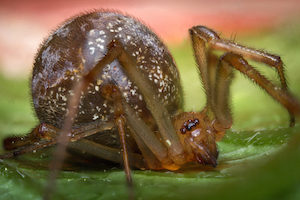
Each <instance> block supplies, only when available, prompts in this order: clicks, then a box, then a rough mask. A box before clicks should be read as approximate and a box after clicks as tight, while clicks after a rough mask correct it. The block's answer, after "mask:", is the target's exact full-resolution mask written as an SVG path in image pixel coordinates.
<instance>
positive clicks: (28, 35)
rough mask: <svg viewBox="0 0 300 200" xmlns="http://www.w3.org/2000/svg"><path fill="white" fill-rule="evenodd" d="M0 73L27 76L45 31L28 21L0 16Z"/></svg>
mask: <svg viewBox="0 0 300 200" xmlns="http://www.w3.org/2000/svg"><path fill="white" fill-rule="evenodd" d="M0 27H5V28H1V30H0V73H2V74H4V75H6V76H13V77H19V76H26V77H27V76H28V75H29V74H30V72H31V68H32V65H33V62H34V56H35V54H36V52H37V49H38V47H39V45H40V43H41V41H43V37H45V34H46V35H47V31H46V30H44V29H42V28H41V27H40V26H39V25H37V24H34V23H31V22H30V21H28V20H22V19H19V18H15V17H13V16H12V17H10V18H4V17H1V16H0Z"/></svg>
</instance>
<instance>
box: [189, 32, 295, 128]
mask: <svg viewBox="0 0 300 200" xmlns="http://www.w3.org/2000/svg"><path fill="white" fill-rule="evenodd" d="M190 35H191V38H192V40H193V47H194V51H195V56H196V60H197V63H198V66H199V69H200V72H201V74H203V75H201V78H202V79H203V77H204V76H205V74H207V69H205V68H207V62H206V58H205V59H204V61H201V59H202V58H203V57H205V56H206V51H207V50H206V49H207V48H206V45H207V44H208V45H209V48H210V49H216V50H223V51H227V52H233V53H235V54H237V55H241V56H243V57H246V58H250V59H252V60H255V61H257V62H262V63H265V64H267V65H268V66H271V67H274V68H276V69H277V72H278V75H279V78H280V82H281V88H280V92H279V93H280V94H283V93H285V94H286V95H285V96H286V97H287V96H288V97H287V98H290V100H289V102H290V103H292V104H293V105H294V106H292V107H293V108H295V109H296V110H291V106H287V105H286V103H283V102H282V101H279V100H278V98H279V97H277V98H275V97H274V94H273V95H271V96H272V97H273V98H275V99H276V100H277V101H279V102H280V103H281V104H282V105H283V106H284V107H286V109H287V110H288V112H289V114H290V126H293V125H294V123H295V117H294V115H295V114H297V113H298V111H297V110H299V107H298V106H299V103H298V102H297V101H296V100H295V98H294V97H293V96H292V95H291V94H290V93H289V91H288V87H287V83H286V79H285V76H284V69H283V63H282V61H281V59H280V57H279V56H276V55H272V54H269V53H266V52H264V51H260V50H255V49H251V48H248V47H244V46H242V45H239V44H236V43H234V42H231V41H229V40H224V39H221V38H220V37H219V36H218V34H216V33H215V32H214V31H212V30H210V29H208V28H206V27H203V26H196V27H193V28H191V29H190ZM199 49H200V50H199ZM257 72H258V71H257ZM264 79H266V78H265V77H264ZM266 80H267V79H266ZM202 81H203V84H204V85H208V81H207V78H205V77H204V79H203V80H202ZM268 82H270V81H268ZM264 83H266V82H264ZM270 84H272V83H271V82H270ZM272 86H274V85H273V84H272ZM274 87H275V86H274ZM205 89H206V92H207V89H208V90H209V89H210V88H209V87H208V86H205ZM266 91H267V90H266ZM267 92H268V93H269V94H270V90H268V91H267ZM277 96H278V95H277ZM207 98H211V92H210V91H209V96H208V97H207ZM281 99H283V98H281ZM285 102H288V101H285Z"/></svg>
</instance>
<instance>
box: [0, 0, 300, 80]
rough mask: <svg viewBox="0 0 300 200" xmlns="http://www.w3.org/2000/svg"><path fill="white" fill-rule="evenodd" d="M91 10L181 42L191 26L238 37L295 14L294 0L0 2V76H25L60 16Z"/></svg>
mask: <svg viewBox="0 0 300 200" xmlns="http://www.w3.org/2000/svg"><path fill="white" fill-rule="evenodd" d="M95 8H109V9H117V10H121V11H123V12H125V13H129V14H131V15H133V16H135V17H137V18H139V19H141V20H142V21H143V22H145V23H146V24H147V25H149V26H150V27H151V28H152V29H153V30H154V32H156V33H158V35H159V36H160V37H161V38H162V39H163V40H164V41H167V42H170V43H180V42H182V41H183V40H185V39H186V38H187V37H188V29H189V28H190V27H192V26H194V25H200V24H201V25H206V26H209V27H211V28H213V29H214V30H217V31H218V32H222V33H223V35H224V33H225V35H227V36H230V35H235V34H237V33H238V34H239V35H240V34H241V32H243V31H244V32H248V31H251V30H262V29H268V28H271V27H272V26H274V25H275V26H276V25H278V24H280V23H281V21H285V20H288V19H290V18H295V17H294V16H295V15H297V16H299V14H297V13H300V3H299V0H285V1H282V0H243V1H238V0H228V1H222V0H210V1H207V0H200V1H197V0H178V1H171V0H165V1H161V0H152V1H150V0H148V1H138V0H133V1H129V0H123V1H120V0H111V1H107V0H86V1H79V0H64V1H61V0H43V1H40V0H27V1H22V0H19V1H18V0H0V74H4V75H5V76H9V77H28V76H29V75H30V73H31V68H32V65H33V62H34V56H35V54H36V52H37V50H38V48H39V46H40V44H41V42H42V41H43V39H44V38H46V37H47V36H48V35H49V33H50V32H51V30H53V29H54V28H55V27H57V26H58V25H59V24H60V23H61V22H62V21H63V20H65V19H66V18H68V17H70V16H73V15H75V14H78V13H82V12H84V11H87V10H92V9H95ZM191 56H192V55H191Z"/></svg>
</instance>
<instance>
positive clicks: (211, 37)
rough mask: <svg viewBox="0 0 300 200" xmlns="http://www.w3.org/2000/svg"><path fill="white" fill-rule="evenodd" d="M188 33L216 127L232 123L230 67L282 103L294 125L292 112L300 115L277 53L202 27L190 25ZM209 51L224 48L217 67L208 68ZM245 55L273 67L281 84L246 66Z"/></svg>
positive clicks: (299, 108) (291, 124) (226, 126)
mask: <svg viewBox="0 0 300 200" xmlns="http://www.w3.org/2000/svg"><path fill="white" fill-rule="evenodd" d="M190 35H191V38H192V41H193V48H194V52H195V57H196V61H197V64H198V67H199V70H200V73H201V78H202V82H203V85H204V89H205V91H206V95H207V104H208V107H209V108H210V109H211V110H212V112H213V113H214V116H215V118H216V120H217V123H216V125H217V126H219V128H224V129H227V128H229V127H230V126H231V124H232V117H231V113H230V108H229V86H230V83H231V80H232V77H233V76H232V69H236V70H238V71H240V72H241V73H243V74H244V75H246V76H247V77H248V78H250V80H252V81H253V82H255V83H256V84H258V85H259V86H260V87H261V88H262V89H264V90H265V91H266V92H267V93H268V94H269V95H270V96H271V97H272V98H274V99H275V100H276V101H278V102H279V103H280V104H281V105H282V106H284V107H285V108H286V109H287V110H288V112H289V114H290V126H294V124H295V115H300V103H299V102H298V100H297V99H296V98H295V97H294V96H293V95H292V94H291V93H290V92H289V89H288V87H287V84H286V78H285V76H284V72H283V71H284V70H283V63H282V61H281V59H280V57H279V56H276V55H272V54H269V53H266V52H264V51H260V50H255V49H252V48H248V47H244V46H242V45H239V44H236V43H234V42H231V41H229V40H225V39H221V38H220V37H219V36H218V34H216V33H215V32H214V31H212V30H211V29H208V28H206V27H203V26H195V27H193V28H191V29H190ZM212 50H222V51H225V54H224V55H223V56H221V57H220V58H219V61H218V63H219V64H218V69H216V68H215V67H213V68H211V66H212V64H211V61H209V59H208V58H209V57H211V56H212ZM244 58H249V59H252V60H254V61H257V62H262V63H265V64H267V66H271V67H274V68H276V69H277V72H278V75H279V78H280V82H281V87H276V86H275V85H274V84H273V83H272V82H271V81H269V80H268V79H267V78H266V77H265V76H263V75H262V74H260V73H259V71H257V70H256V69H254V68H253V67H252V66H251V65H249V64H248V62H247V61H246V60H245V59H244ZM211 77H213V78H211Z"/></svg>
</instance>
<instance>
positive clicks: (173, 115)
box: [0, 10, 300, 183]
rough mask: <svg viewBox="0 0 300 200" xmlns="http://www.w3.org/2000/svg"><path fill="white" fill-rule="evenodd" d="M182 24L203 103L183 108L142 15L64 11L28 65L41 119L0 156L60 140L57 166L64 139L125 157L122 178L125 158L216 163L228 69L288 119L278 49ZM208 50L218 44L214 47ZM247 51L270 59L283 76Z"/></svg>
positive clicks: (165, 164)
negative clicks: (264, 71)
mask: <svg viewBox="0 0 300 200" xmlns="http://www.w3.org/2000/svg"><path fill="white" fill-rule="evenodd" d="M189 32H190V36H191V39H192V44H193V49H194V53H195V58H196V62H197V67H198V69H199V72H200V73H199V75H200V77H201V80H202V83H203V87H204V89H205V92H206V97H207V98H206V100H207V103H206V107H205V108H204V109H203V110H202V111H201V112H183V109H182V105H183V95H182V89H181V86H180V77H179V73H178V70H177V67H176V65H175V62H174V60H173V58H172V56H171V54H170V53H169V51H168V49H167V47H166V46H165V45H164V44H163V43H162V42H161V40H160V39H159V38H158V37H157V36H156V35H155V34H154V33H153V32H152V31H151V30H150V29H149V28H147V27H146V26H145V25H143V24H142V23H141V22H139V21H138V20H136V19H134V18H132V17H130V16H126V15H123V14H121V13H118V12H110V11H104V10H102V11H95V12H91V13H88V14H84V15H80V16H76V17H74V18H71V19H69V20H67V21H65V22H64V23H63V24H62V25H61V26H60V27H59V28H58V29H57V30H56V31H54V32H53V33H52V34H51V35H50V37H49V38H48V39H47V40H46V41H45V42H44V43H43V45H42V46H41V48H40V50H39V52H38V54H37V56H36V59H35V63H34V67H33V73H32V84H31V92H32V98H33V105H34V109H35V111H36V114H37V117H38V119H39V121H40V124H39V125H38V126H37V127H36V128H35V129H33V131H32V132H31V133H29V134H28V135H26V136H24V137H11V138H7V139H6V140H5V141H4V147H5V149H6V150H9V152H7V153H6V154H5V155H2V156H1V157H0V158H2V159H3V158H12V157H15V156H18V155H20V154H24V153H27V152H31V151H33V150H38V149H42V148H45V147H49V146H52V145H56V144H58V147H57V150H56V153H55V154H54V158H55V159H54V161H53V163H52V165H51V166H52V168H53V169H58V168H59V166H60V165H61V162H62V161H63V157H64V151H65V148H66V146H67V145H68V148H73V149H77V150H80V151H83V152H86V153H89V154H92V155H94V156H98V157H100V158H103V159H107V160H110V161H113V162H117V163H121V162H124V166H125V172H126V175H127V180H128V182H129V183H130V182H131V176H130V168H129V166H132V167H136V168H140V169H152V170H161V169H167V170H178V169H179V168H181V167H183V166H185V164H187V163H190V162H198V163H200V164H201V165H212V166H216V165H217V157H218V150H217V144H216V142H217V141H219V140H220V139H221V138H222V137H223V135H224V133H225V131H226V130H227V129H229V128H230V127H231V125H232V117H231V112H230V107H229V102H230V98H229V86H230V83H231V80H232V74H233V70H234V69H236V70H238V71H240V72H241V73H243V74H244V75H245V76H247V77H248V78H250V79H251V80H252V81H253V82H254V83H256V84H257V85H259V86H260V87H261V88H262V89H264V90H265V91H266V92H267V93H268V94H269V95H270V96H271V97H272V98H273V99H275V100H276V101H278V102H279V103H280V104H281V105H282V106H283V107H285V108H286V109H287V111H288V112H289V115H290V125H291V126H293V125H294V122H295V120H294V118H295V117H294V116H295V115H298V114H299V113H300V104H299V102H298V101H297V100H296V98H295V97H294V96H293V95H292V94H291V93H290V92H289V90H288V87H287V84H286V79H285V76H284V69H283V63H282V61H281V59H280V57H278V56H276V55H272V54H269V53H267V52H264V51H260V50H255V49H252V48H248V47H245V46H241V45H239V44H236V43H234V42H232V41H229V40H226V39H222V38H220V37H219V35H218V34H217V33H215V32H214V31H213V30H211V29H209V28H206V27H204V26H195V27H192V28H191V29H190V30H189ZM214 50H219V51H223V52H224V54H223V55H222V56H220V57H218V56H216V54H215V53H214ZM246 58H247V59H251V60H254V61H257V62H262V63H265V64H266V65H267V66H269V67H273V68H275V69H276V70H277V72H278V75H279V79H280V82H281V86H276V85H275V84H273V83H272V82H270V81H269V80H268V79H267V78H265V77H264V76H263V75H261V74H260V73H259V72H258V71H257V70H255V69H254V68H253V67H252V66H251V65H250V64H248V62H247V61H246ZM103 135H105V137H103ZM120 146H121V147H120ZM120 149H122V153H121V154H120ZM54 171H55V170H54ZM53 177H55V175H53Z"/></svg>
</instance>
